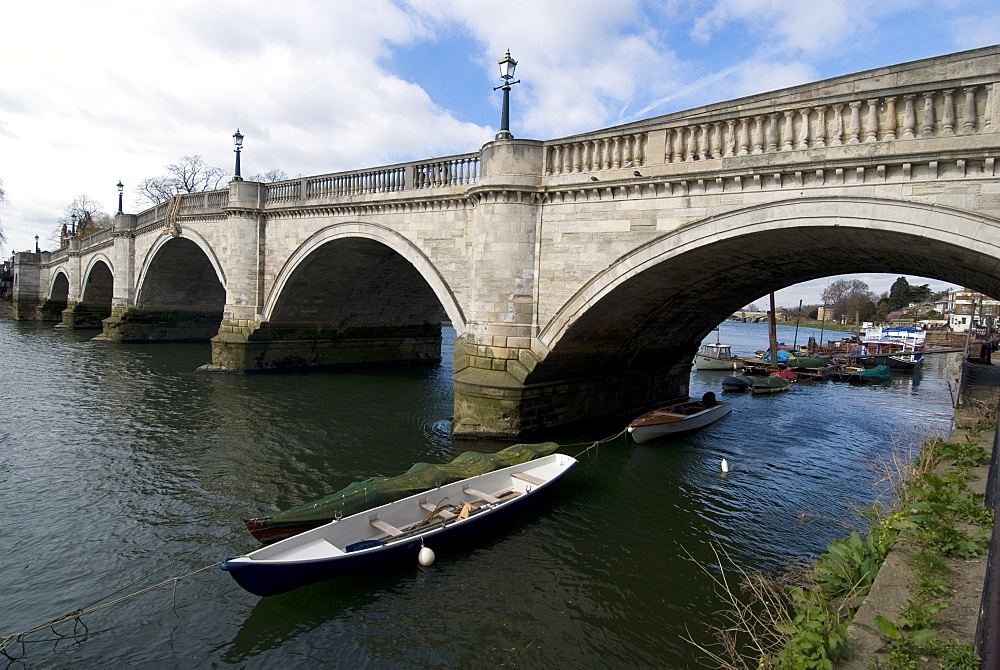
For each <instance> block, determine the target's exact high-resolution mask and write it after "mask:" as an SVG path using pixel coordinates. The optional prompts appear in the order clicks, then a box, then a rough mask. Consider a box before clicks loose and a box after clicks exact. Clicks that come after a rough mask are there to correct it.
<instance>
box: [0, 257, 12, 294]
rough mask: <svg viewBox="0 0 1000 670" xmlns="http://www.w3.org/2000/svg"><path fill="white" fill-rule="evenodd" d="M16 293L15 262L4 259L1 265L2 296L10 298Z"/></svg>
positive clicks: (0, 288)
mask: <svg viewBox="0 0 1000 670" xmlns="http://www.w3.org/2000/svg"><path fill="white" fill-rule="evenodd" d="M13 294H14V263H13V261H4V262H3V264H2V265H0V298H9V297H11V296H12V295H13Z"/></svg>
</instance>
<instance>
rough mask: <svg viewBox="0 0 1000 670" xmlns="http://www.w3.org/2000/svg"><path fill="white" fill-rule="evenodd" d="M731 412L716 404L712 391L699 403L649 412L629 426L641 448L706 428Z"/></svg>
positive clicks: (688, 402) (676, 405) (722, 404)
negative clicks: (659, 438)
mask: <svg viewBox="0 0 1000 670" xmlns="http://www.w3.org/2000/svg"><path fill="white" fill-rule="evenodd" d="M732 411H733V406H732V405H730V404H729V403H728V402H719V401H717V400H716V399H715V394H714V393H712V392H711V391H709V392H708V393H706V394H705V395H704V396H702V399H701V400H700V401H698V400H689V401H687V402H682V403H677V404H674V405H666V406H665V407H658V408H656V409H654V410H652V411H650V412H646V413H645V414H643V415H642V416H640V417H638V418H636V419H635V420H634V421H632V423H630V424H629V426H628V433H629V435H631V436H632V439H633V440H635V442H636V443H637V444H642V443H644V442H649V441H650V440H655V439H656V438H658V437H663V436H665V435H676V434H677V433H685V432H688V431H691V430H697V429H699V428H704V427H705V426H707V425H709V424H710V423H714V422H715V421H718V420H719V419H721V418H722V417H724V416H726V415H727V414H729V413H730V412H732Z"/></svg>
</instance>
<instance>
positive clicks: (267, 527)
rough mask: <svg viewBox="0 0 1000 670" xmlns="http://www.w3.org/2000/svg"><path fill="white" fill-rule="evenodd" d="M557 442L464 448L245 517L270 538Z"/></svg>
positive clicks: (544, 450) (534, 454)
mask: <svg viewBox="0 0 1000 670" xmlns="http://www.w3.org/2000/svg"><path fill="white" fill-rule="evenodd" d="M558 448H559V445H558V444H556V443H555V442H538V443H533V444H514V445H511V446H509V447H507V448H505V449H501V450H500V451H498V452H496V453H487V454H484V453H480V452H477V451H465V452H462V453H461V454H460V455H459V456H458V457H456V458H455V459H454V460H452V461H451V462H450V463H417V464H415V465H414V466H413V467H411V468H410V469H409V470H407V471H406V472H404V473H403V474H401V475H396V476H394V477H370V478H369V479H365V480H363V481H357V482H353V483H351V484H349V485H348V486H346V487H345V488H343V489H341V490H340V491H337V492H336V493H332V494H330V495H328V496H326V497H324V498H320V499H319V500H315V501H313V502H310V503H306V504H304V505H299V506H297V507H293V508H291V509H287V510H284V511H282V512H277V513H275V514H272V515H270V516H265V517H258V518H254V519H246V520H244V522H243V523H244V524H246V527H247V530H249V531H250V533H251V534H252V535H253V536H254V537H255V538H257V539H258V540H260V541H261V542H263V543H264V544H269V543H271V542H277V541H278V540H284V539H285V538H287V537H291V536H293V535H298V534H299V533H303V532H305V531H307V530H311V529H313V528H317V527H319V526H322V525H323V524H327V523H330V522H331V521H333V520H334V519H339V518H342V517H345V516H350V515H352V514H357V513H358V512H363V511H364V510H366V509H371V508H372V507H378V506H379V505H385V504H386V503H390V502H392V501H394V500H399V499H400V498H405V497H407V496H411V495H414V494H415V493H419V492H421V491H429V490H430V489H433V488H437V487H438V486H441V485H442V484H448V483H450V482H457V481H459V480H462V479H466V478H468V477H472V476H474V475H481V474H483V473H486V472H490V471H491V470H496V469H498V468H504V467H509V466H511V465H520V464H521V463H526V462H528V461H530V460H532V459H535V458H540V457H542V456H548V455H550V454H552V453H554V452H555V450H556V449H558Z"/></svg>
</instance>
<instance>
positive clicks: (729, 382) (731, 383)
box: [722, 374, 753, 393]
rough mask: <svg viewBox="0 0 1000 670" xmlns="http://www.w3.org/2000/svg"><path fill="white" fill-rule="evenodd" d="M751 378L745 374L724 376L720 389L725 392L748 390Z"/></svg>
mask: <svg viewBox="0 0 1000 670" xmlns="http://www.w3.org/2000/svg"><path fill="white" fill-rule="evenodd" d="M752 383H753V379H752V378H751V377H748V376H747V375H745V374H744V375H740V376H739V377H726V378H724V379H723V380H722V390H723V391H726V392H727V393H743V392H744V391H749V390H750V386H751V384H752Z"/></svg>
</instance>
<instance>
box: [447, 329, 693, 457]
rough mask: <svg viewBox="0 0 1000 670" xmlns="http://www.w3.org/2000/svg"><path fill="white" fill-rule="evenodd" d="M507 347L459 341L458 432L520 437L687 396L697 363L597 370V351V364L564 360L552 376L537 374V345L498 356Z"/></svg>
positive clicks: (454, 431) (456, 378)
mask: <svg viewBox="0 0 1000 670" xmlns="http://www.w3.org/2000/svg"><path fill="white" fill-rule="evenodd" d="M484 349H485V350H486V351H483V350H484ZM501 349H502V348H499V347H496V348H495V347H483V346H482V345H475V344H471V343H470V342H468V341H466V342H456V344H455V365H456V367H461V368H462V369H461V370H460V371H459V372H457V373H456V374H455V376H454V383H455V418H454V422H453V424H452V434H453V435H455V436H456V437H465V438H507V439H514V438H520V437H524V436H530V435H532V434H536V433H541V432H542V431H544V430H548V429H551V428H555V427H558V426H566V425H569V424H573V423H580V422H582V421H588V420H597V419H602V418H608V417H613V416H615V415H618V414H625V413H627V412H629V411H632V410H638V409H641V408H645V407H648V406H649V405H651V404H653V403H655V402H662V401H665V400H669V399H673V398H677V397H681V396H686V395H687V393H688V383H689V380H690V376H691V361H690V360H685V361H682V362H680V363H676V364H673V365H663V366H646V367H643V368H642V369H633V370H626V371H613V370H611V369H603V370H602V369H596V368H595V367H594V360H599V358H600V354H597V356H596V358H595V359H591V360H590V361H588V360H586V359H584V358H580V359H577V360H575V361H565V362H557V363H556V364H555V365H551V366H550V367H549V369H548V371H547V372H546V373H545V374H543V375H534V376H531V375H529V373H530V372H532V371H533V370H534V368H535V366H536V365H538V364H539V363H540V362H541V361H539V359H538V358H537V357H536V356H535V355H534V354H532V353H531V352H530V350H522V351H521V352H520V354H519V356H518V357H517V358H497V357H495V356H496V355H497V354H500V355H505V354H506V355H511V353H513V352H504V351H502V350H501ZM479 353H485V354H486V355H485V356H482V355H477V354H479ZM515 355H516V354H515ZM525 363H527V365H525Z"/></svg>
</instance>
